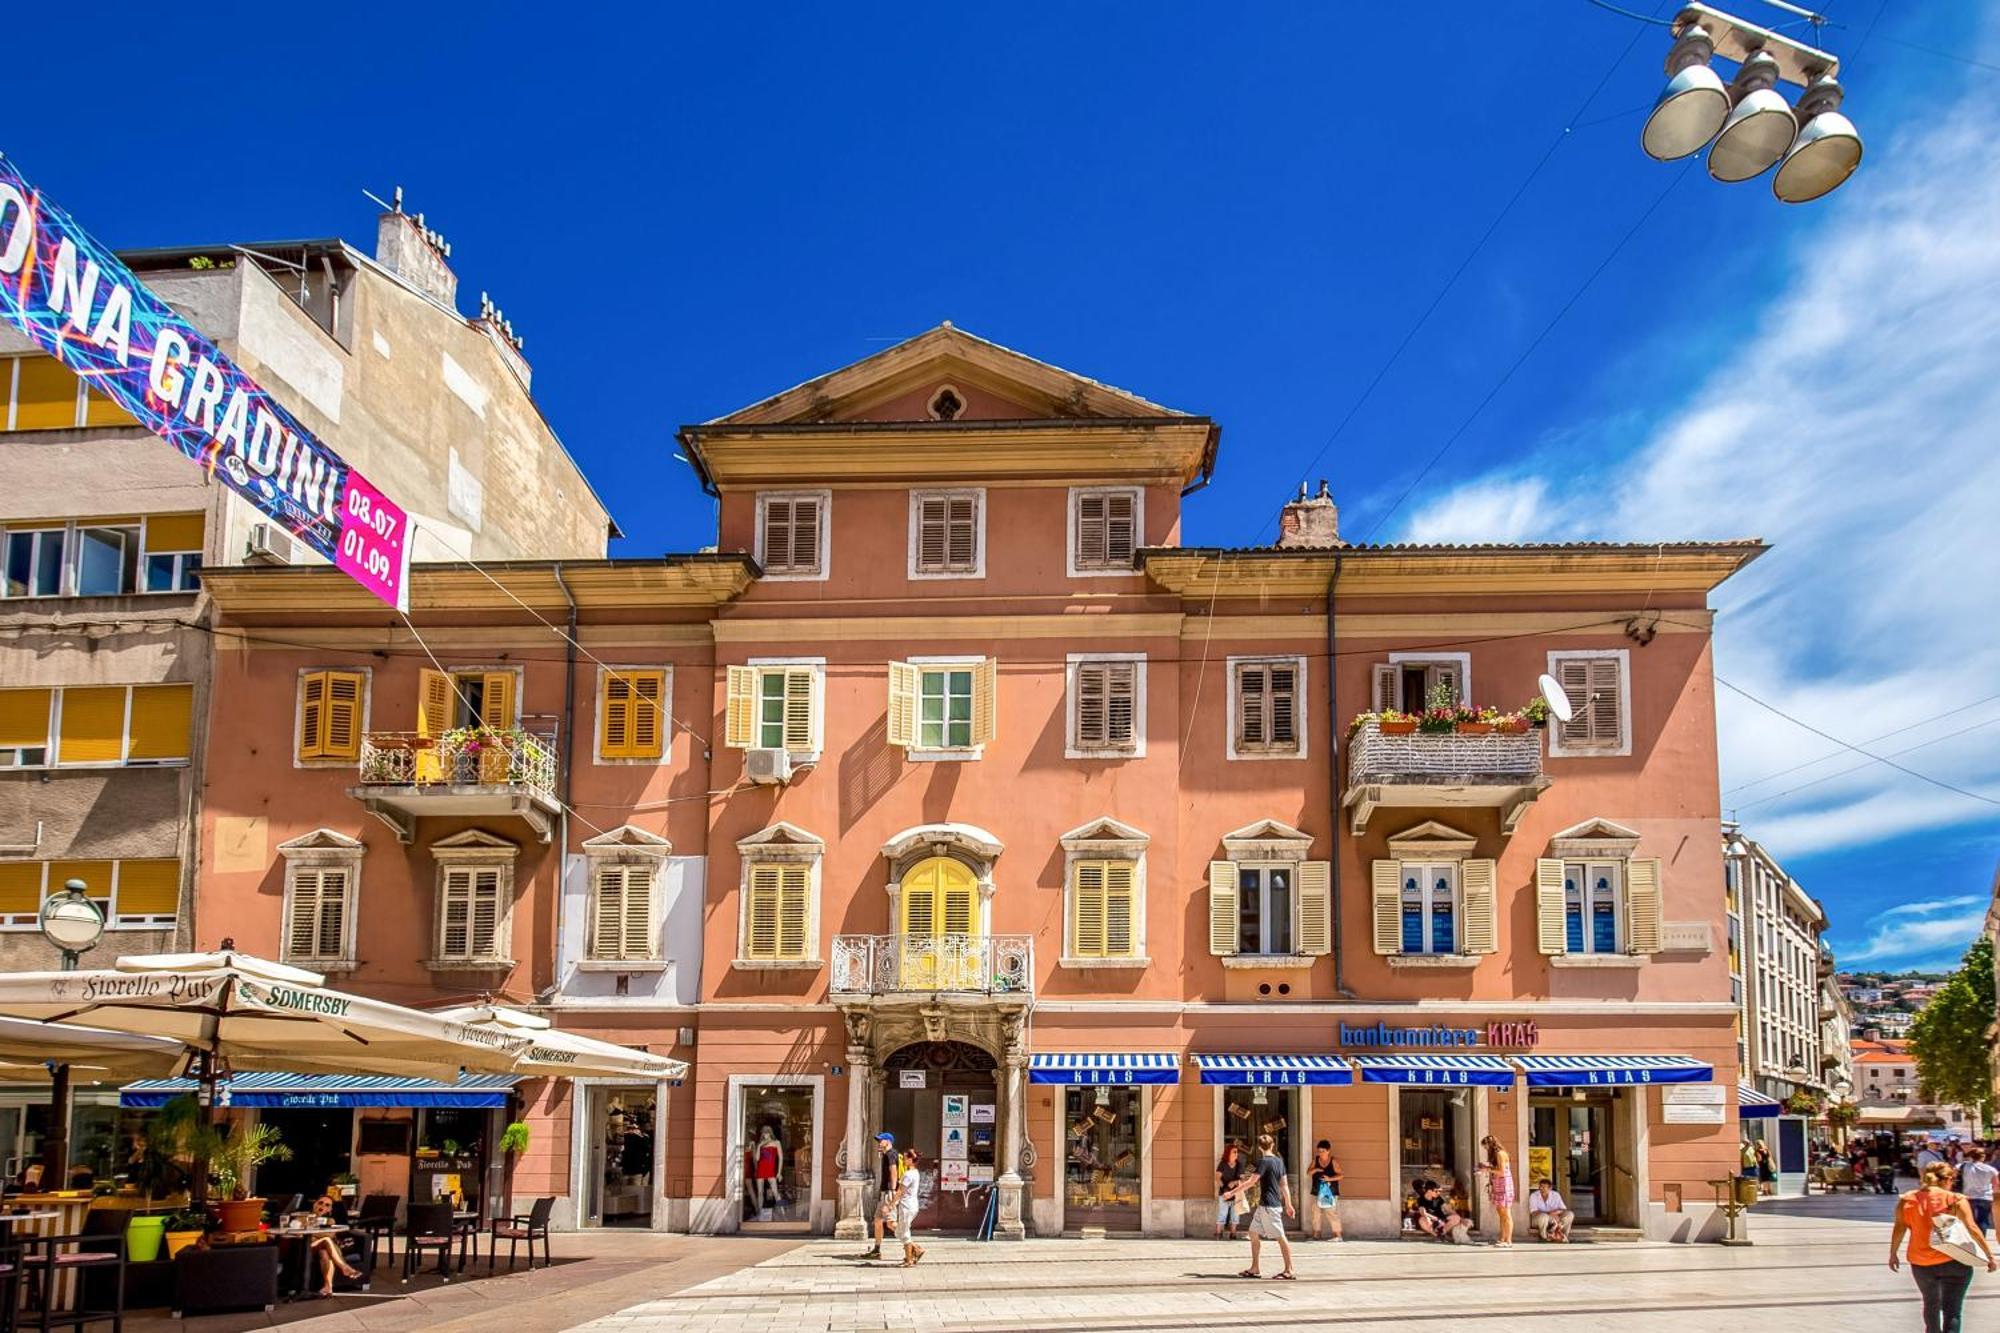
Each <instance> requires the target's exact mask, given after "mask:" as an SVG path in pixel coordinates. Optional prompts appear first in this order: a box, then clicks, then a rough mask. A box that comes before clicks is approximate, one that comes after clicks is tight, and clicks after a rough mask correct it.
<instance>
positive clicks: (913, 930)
mask: <svg viewBox="0 0 2000 1333" xmlns="http://www.w3.org/2000/svg"><path fill="white" fill-rule="evenodd" d="M902 898H903V933H904V934H905V935H912V936H917V937H920V938H924V939H928V938H930V937H931V936H933V935H935V934H937V933H938V928H937V920H938V911H937V908H938V902H937V900H938V871H937V867H936V866H935V865H931V864H925V865H920V866H918V867H917V868H916V869H915V870H913V871H912V872H911V873H910V874H908V875H906V876H904V878H903V892H902Z"/></svg>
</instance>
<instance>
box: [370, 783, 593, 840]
mask: <svg viewBox="0 0 2000 1333" xmlns="http://www.w3.org/2000/svg"><path fill="white" fill-rule="evenodd" d="M347 794H348V795H349V796H352V797H353V798H354V799H355V800H357V801H359V802H361V808H362V809H363V810H366V811H367V812H368V813H369V814H371V815H373V816H375V817H376V818H377V819H379V820H381V821H382V822H383V823H384V824H387V825H388V826H389V827H390V828H391V829H393V830H395V833H396V841H398V842H402V843H412V842H415V841H416V840H417V821H418V820H419V819H423V818H427V817H437V816H446V817H451V816H474V817H477V818H482V819H491V818H502V819H505V818H513V819H518V820H520V821H521V822H522V823H524V824H526V825H527V826H528V827H529V828H530V829H532V830H534V833H535V838H536V840H537V841H540V842H553V841H554V840H555V836H556V817H557V816H558V815H559V814H560V813H561V812H562V806H561V805H560V804H558V803H557V801H556V799H555V797H553V796H550V795H548V794H547V793H545V792H539V791H524V790H519V789H512V788H507V787H478V786H452V787H414V786H412V787H349V788H348V789H347Z"/></svg>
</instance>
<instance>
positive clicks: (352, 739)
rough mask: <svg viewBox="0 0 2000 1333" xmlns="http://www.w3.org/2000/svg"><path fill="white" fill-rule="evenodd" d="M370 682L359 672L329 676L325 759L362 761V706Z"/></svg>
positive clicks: (323, 735)
mask: <svg viewBox="0 0 2000 1333" xmlns="http://www.w3.org/2000/svg"><path fill="white" fill-rule="evenodd" d="M367 689H368V678H367V677H366V676H364V675H362V674H361V673H360V672H359V671H329V672H327V673H326V711H325V713H324V714H323V717H324V719H325V720H324V722H323V723H322V725H321V728H320V755H321V757H322V758H325V759H359V758H360V757H361V704H362V699H363V696H364V695H365V693H366V692H367Z"/></svg>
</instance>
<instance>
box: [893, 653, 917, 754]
mask: <svg viewBox="0 0 2000 1333" xmlns="http://www.w3.org/2000/svg"><path fill="white" fill-rule="evenodd" d="M922 683H923V673H922V672H920V671H918V670H917V668H916V667H914V666H912V665H910V664H909V663H908V662H891V663H889V723H888V732H889V744H891V745H901V746H904V747H908V746H912V745H915V744H916V743H917V695H918V693H919V691H920V690H921V688H922Z"/></svg>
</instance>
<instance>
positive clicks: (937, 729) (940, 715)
mask: <svg viewBox="0 0 2000 1333" xmlns="http://www.w3.org/2000/svg"><path fill="white" fill-rule="evenodd" d="M998 677H999V663H998V662H996V661H994V659H992V658H990V657H988V658H973V659H967V660H963V661H952V662H891V663H890V664H889V714H888V735H889V744H891V745H900V746H903V747H905V748H907V749H910V750H917V751H968V752H977V751H978V750H979V748H980V747H982V746H984V745H985V744H986V743H987V742H989V741H991V740H992V739H993V734H994V718H995V712H996V707H995V703H996V700H995V695H996V693H997V690H998Z"/></svg>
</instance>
